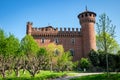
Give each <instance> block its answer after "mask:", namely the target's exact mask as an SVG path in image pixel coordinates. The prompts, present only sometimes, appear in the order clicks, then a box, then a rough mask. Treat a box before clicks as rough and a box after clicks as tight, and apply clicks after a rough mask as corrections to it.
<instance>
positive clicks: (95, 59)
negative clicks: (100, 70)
mask: <svg viewBox="0 0 120 80" xmlns="http://www.w3.org/2000/svg"><path fill="white" fill-rule="evenodd" d="M89 59H90V61H91V63H92V65H93V66H99V63H100V61H99V53H98V52H97V51H94V50H91V51H90V53H89Z"/></svg>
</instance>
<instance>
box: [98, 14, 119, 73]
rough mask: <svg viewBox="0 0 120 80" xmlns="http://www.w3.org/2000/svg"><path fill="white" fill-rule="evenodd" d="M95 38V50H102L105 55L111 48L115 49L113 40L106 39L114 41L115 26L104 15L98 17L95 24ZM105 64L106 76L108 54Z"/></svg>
mask: <svg viewBox="0 0 120 80" xmlns="http://www.w3.org/2000/svg"><path fill="white" fill-rule="evenodd" d="M97 36H98V37H97V44H98V46H97V48H98V49H100V50H101V49H102V50H103V52H104V53H105V54H107V53H108V51H110V49H111V48H116V47H117V46H114V45H113V44H114V43H112V41H113V40H109V39H108V37H109V38H110V39H114V36H115V26H114V25H113V24H111V20H110V19H109V17H108V16H107V15H106V14H105V13H103V14H101V15H100V17H99V21H98V22H97ZM101 39H102V41H101ZM108 44H109V45H108ZM110 46H113V47H110ZM101 47H102V48H101ZM106 63H107V65H106V68H107V74H108V72H109V71H108V54H107V55H106Z"/></svg>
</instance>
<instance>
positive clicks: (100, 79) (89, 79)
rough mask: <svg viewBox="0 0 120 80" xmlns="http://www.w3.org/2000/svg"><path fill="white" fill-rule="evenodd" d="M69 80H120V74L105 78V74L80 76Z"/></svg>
mask: <svg viewBox="0 0 120 80" xmlns="http://www.w3.org/2000/svg"><path fill="white" fill-rule="evenodd" d="M70 80H120V74H110V75H109V77H107V75H106V74H97V75H89V76H82V77H78V78H73V79H70Z"/></svg>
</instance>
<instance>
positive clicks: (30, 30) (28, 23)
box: [26, 22, 32, 35]
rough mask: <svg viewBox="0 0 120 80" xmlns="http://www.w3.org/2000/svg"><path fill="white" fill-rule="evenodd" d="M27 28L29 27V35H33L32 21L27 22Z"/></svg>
mask: <svg viewBox="0 0 120 80" xmlns="http://www.w3.org/2000/svg"><path fill="white" fill-rule="evenodd" d="M26 28H27V31H26V33H27V34H28V35H31V32H32V22H27V25H26Z"/></svg>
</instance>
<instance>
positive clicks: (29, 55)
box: [21, 35, 39, 76]
mask: <svg viewBox="0 0 120 80" xmlns="http://www.w3.org/2000/svg"><path fill="white" fill-rule="evenodd" d="M21 49H22V51H23V53H24V54H25V59H24V69H26V70H28V71H29V73H30V74H31V75H32V76H35V73H37V71H38V70H39V68H38V63H37V58H36V54H37V51H38V50H39V46H38V44H37V42H36V41H35V40H34V39H33V37H32V36H30V35H26V36H25V37H24V38H23V39H22V41H21Z"/></svg>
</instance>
